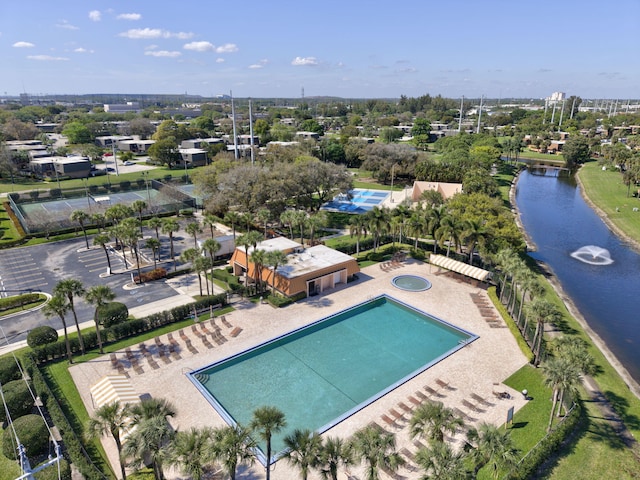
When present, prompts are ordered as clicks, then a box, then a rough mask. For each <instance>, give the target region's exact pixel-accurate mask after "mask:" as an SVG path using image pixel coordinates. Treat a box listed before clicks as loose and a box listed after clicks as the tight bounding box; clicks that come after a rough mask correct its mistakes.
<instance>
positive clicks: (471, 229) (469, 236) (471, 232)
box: [462, 220, 489, 265]
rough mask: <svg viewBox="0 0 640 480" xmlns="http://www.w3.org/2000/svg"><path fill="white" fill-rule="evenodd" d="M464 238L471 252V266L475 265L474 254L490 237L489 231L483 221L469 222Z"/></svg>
mask: <svg viewBox="0 0 640 480" xmlns="http://www.w3.org/2000/svg"><path fill="white" fill-rule="evenodd" d="M462 236H463V238H464V241H465V243H466V245H467V249H468V250H469V265H473V253H474V252H475V250H476V246H478V245H479V244H480V245H482V244H483V243H484V242H485V241H486V239H487V238H488V236H489V229H488V228H487V227H486V226H485V222H484V221H483V220H467V221H466V222H465V227H464V230H463V232H462Z"/></svg>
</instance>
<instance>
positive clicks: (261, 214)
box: [256, 208, 271, 238]
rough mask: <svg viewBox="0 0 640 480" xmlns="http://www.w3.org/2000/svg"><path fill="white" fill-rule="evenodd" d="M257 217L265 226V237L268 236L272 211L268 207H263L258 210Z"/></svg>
mask: <svg viewBox="0 0 640 480" xmlns="http://www.w3.org/2000/svg"><path fill="white" fill-rule="evenodd" d="M256 219H257V220H258V221H259V222H260V223H262V225H263V227H264V232H263V234H264V238H267V225H268V224H269V220H271V212H270V211H269V209H267V208H261V209H259V210H258V211H257V212H256Z"/></svg>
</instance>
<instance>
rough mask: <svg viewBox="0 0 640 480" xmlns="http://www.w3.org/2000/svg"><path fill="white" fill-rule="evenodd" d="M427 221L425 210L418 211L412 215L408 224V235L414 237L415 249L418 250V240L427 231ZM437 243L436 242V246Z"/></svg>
mask: <svg viewBox="0 0 640 480" xmlns="http://www.w3.org/2000/svg"><path fill="white" fill-rule="evenodd" d="M427 225H428V223H427V219H426V218H425V216H424V211H423V210H416V211H414V212H413V213H412V214H411V217H409V220H408V222H407V235H410V236H413V248H414V249H416V250H417V249H418V240H419V238H420V237H421V236H422V235H424V233H425V231H426V229H427ZM435 243H437V242H436V241H435V240H434V244H435Z"/></svg>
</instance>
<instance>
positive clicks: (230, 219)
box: [224, 210, 240, 243]
mask: <svg viewBox="0 0 640 480" xmlns="http://www.w3.org/2000/svg"><path fill="white" fill-rule="evenodd" d="M224 221H225V222H227V223H230V224H231V231H232V232H233V241H234V243H235V241H236V225H237V224H238V223H240V214H239V213H238V212H235V211H233V210H231V211H229V212H227V213H226V214H225V216H224Z"/></svg>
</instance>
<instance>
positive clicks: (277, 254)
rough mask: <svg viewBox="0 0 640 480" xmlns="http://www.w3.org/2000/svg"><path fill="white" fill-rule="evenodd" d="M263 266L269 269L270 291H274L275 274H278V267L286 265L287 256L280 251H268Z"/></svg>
mask: <svg viewBox="0 0 640 480" xmlns="http://www.w3.org/2000/svg"><path fill="white" fill-rule="evenodd" d="M264 261H265V265H267V266H269V267H271V269H272V270H273V273H272V274H271V289H272V291H274V292H275V290H276V274H277V273H278V267H279V266H280V265H284V264H285V263H287V254H286V253H284V252H283V251H282V250H270V251H268V252H267V253H266V255H265V259H264Z"/></svg>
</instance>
